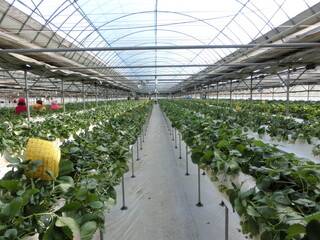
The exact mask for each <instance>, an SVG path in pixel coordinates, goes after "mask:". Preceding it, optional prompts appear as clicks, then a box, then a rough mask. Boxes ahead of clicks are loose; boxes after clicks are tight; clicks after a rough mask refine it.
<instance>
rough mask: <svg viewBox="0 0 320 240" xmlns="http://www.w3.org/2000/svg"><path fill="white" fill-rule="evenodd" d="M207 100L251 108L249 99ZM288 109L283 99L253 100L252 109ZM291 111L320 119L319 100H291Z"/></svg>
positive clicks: (279, 111) (281, 111) (274, 111)
mask: <svg viewBox="0 0 320 240" xmlns="http://www.w3.org/2000/svg"><path fill="white" fill-rule="evenodd" d="M206 101H208V102H209V103H210V104H213V105H219V106H222V107H230V106H231V107H232V108H235V107H236V106H240V107H241V108H242V109H246V110H250V109H251V103H250V101H249V100H239V99H238V100H232V101H230V100H227V99H219V100H217V99H207V100H206ZM286 110H287V102H286V101H283V100H252V111H257V112H263V113H265V114H280V115H286ZM289 113H290V116H292V117H295V118H299V119H304V120H311V121H320V103H319V102H317V101H290V104H289Z"/></svg>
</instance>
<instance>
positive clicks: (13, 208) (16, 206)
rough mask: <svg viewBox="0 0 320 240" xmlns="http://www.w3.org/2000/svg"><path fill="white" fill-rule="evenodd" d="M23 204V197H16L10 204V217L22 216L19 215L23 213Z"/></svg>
mask: <svg viewBox="0 0 320 240" xmlns="http://www.w3.org/2000/svg"><path fill="white" fill-rule="evenodd" d="M22 203H23V199H22V198H21V197H16V198H14V199H13V200H12V201H11V202H10V203H9V209H8V210H9V213H8V216H9V217H14V216H16V215H20V214H18V213H19V212H21V208H22Z"/></svg>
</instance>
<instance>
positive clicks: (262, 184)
mask: <svg viewBox="0 0 320 240" xmlns="http://www.w3.org/2000/svg"><path fill="white" fill-rule="evenodd" d="M271 182H272V181H271V178H270V177H269V176H265V177H263V178H262V179H261V180H260V179H258V180H257V187H258V188H259V189H260V190H261V191H266V190H267V189H268V188H269V186H270V184H271Z"/></svg>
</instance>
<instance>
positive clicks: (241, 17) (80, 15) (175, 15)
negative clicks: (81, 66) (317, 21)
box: [7, 0, 318, 92]
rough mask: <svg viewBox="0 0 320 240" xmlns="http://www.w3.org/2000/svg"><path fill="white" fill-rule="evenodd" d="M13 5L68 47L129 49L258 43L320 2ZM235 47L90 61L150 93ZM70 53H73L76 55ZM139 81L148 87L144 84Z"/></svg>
mask: <svg viewBox="0 0 320 240" xmlns="http://www.w3.org/2000/svg"><path fill="white" fill-rule="evenodd" d="M7 2H8V3H10V4H12V5H13V6H15V7H16V8H18V9H20V10H21V11H23V12H25V13H26V14H27V15H29V16H30V17H31V18H33V19H35V20H36V21H38V22H39V23H41V24H43V25H44V26H46V28H49V29H50V30H52V31H54V32H56V33H57V34H58V35H59V36H60V37H62V38H65V40H67V41H68V42H69V43H70V46H77V47H87V48H89V47H90V48H92V47H120V48H126V47H142V46H150V47H153V46H193V45H226V44H229V45H235V44H247V43H251V42H253V43H254V42H255V40H256V39H258V38H259V37H261V36H263V35H264V34H265V33H267V32H270V31H279V29H277V30H275V28H276V27H278V26H279V25H280V24H283V23H284V22H287V21H288V20H290V19H291V18H292V17H294V16H296V15H297V14H299V13H300V12H302V11H304V10H306V9H308V8H310V7H311V6H313V5H314V4H317V3H318V0H295V1H292V0H270V1H266V0H251V1H250V0H223V1H218V0H215V1H213V0H197V1H177V0H176V1H173V0H154V1H152V0H108V1H105V0H73V1H72V0H70V1H69V0H54V1H53V0H10V1H9V0H7ZM293 2H294V4H293ZM294 24H295V23H292V25H294ZM44 30H45V29H43V31H44ZM19 31H22V30H21V29H20V30H19ZM31 41H33V42H37V43H39V41H40V40H39V37H38V36H35V37H34V38H33V39H31ZM42 41H43V40H42ZM54 41H56V42H58V39H56V40H55V38H54V37H52V38H50V39H48V41H47V42H41V44H42V45H41V46H43V47H51V46H52V45H51V44H52V43H53V42H54ZM236 50H237V49H235V48H230V49H227V48H223V49H218V48H217V49H216V48H213V49H176V50H170V51H169V50H155V49H150V50H121V51H113V52H111V51H101V52H96V51H93V52H90V53H89V54H90V56H94V57H95V58H96V59H97V61H95V62H93V61H92V60H90V61H89V62H88V63H87V65H89V66H94V65H97V64H98V65H99V64H100V65H101V64H104V65H107V66H111V67H112V66H114V67H115V71H116V72H117V73H119V74H121V75H122V77H123V78H122V79H119V78H117V77H116V76H115V78H117V79H118V80H119V81H123V82H124V83H126V84H129V85H131V86H132V89H135V90H137V91H141V92H151V91H154V90H155V89H157V90H158V91H159V92H170V89H172V87H174V86H176V85H177V84H179V83H180V82H182V81H184V80H186V79H188V78H189V77H190V76H191V75H192V74H196V73H198V72H200V71H201V70H203V69H204V68H205V65H207V64H213V63H216V62H218V61H219V60H221V59H222V58H225V57H226V56H230V54H232V53H233V52H234V51H236ZM65 54H66V56H71V55H70V53H65ZM199 65H200V66H199ZM175 66H176V67H175ZM120 67H123V68H120ZM105 73H106V74H107V73H108V72H107V71H105ZM111 78H112V76H111ZM141 82H143V83H145V85H146V86H145V87H144V86H143V89H142V88H141V84H140V83H141ZM138 85H139V88H138V89H137V86H138Z"/></svg>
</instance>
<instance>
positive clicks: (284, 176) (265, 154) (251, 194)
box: [160, 100, 320, 240]
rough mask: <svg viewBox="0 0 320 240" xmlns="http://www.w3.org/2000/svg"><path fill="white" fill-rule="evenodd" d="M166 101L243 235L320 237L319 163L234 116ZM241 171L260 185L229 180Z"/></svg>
mask: <svg viewBox="0 0 320 240" xmlns="http://www.w3.org/2000/svg"><path fill="white" fill-rule="evenodd" d="M160 105H161V107H162V108H163V110H164V112H165V113H166V114H167V116H168V117H169V118H170V120H171V122H172V125H173V127H175V128H177V129H178V130H179V131H180V132H181V134H182V137H183V139H184V141H185V142H186V144H187V145H188V146H189V147H190V148H191V158H192V161H193V163H195V164H199V165H200V167H201V168H203V169H206V170H208V171H210V172H211V174H212V176H213V178H212V180H213V181H218V182H219V184H220V191H222V192H224V193H226V194H227V195H228V196H229V200H230V202H231V204H232V206H233V208H234V210H236V211H237V213H238V214H239V215H240V216H241V226H242V232H243V234H246V235H247V236H249V237H254V236H259V238H260V239H261V240H276V239H285V240H289V239H295V240H301V239H304V240H311V239H318V238H319V236H320V232H319V226H320V222H319V220H320V205H319V201H320V184H319V183H320V165H319V164H315V163H314V162H312V161H301V159H299V158H297V157H296V156H295V155H294V154H287V153H284V152H281V151H280V150H278V149H277V148H276V147H275V146H272V145H268V144H265V143H263V142H262V141H258V140H256V139H254V138H249V137H247V136H246V135H245V134H243V133H242V131H241V128H242V127H241V126H240V125H239V124H237V123H236V122H235V121H234V120H233V119H232V118H229V119H228V118H227V119H223V120H221V119H216V118H214V117H212V116H209V115H201V114H197V113H195V112H194V111H193V110H191V109H190V108H192V106H191V105H190V104H187V106H186V105H184V103H183V102H181V101H172V100H160ZM239 174H245V175H248V176H251V179H252V180H253V181H255V187H252V188H249V189H243V188H242V185H236V184H235V183H233V182H232V183H231V184H232V187H231V188H228V187H227V185H228V183H227V182H226V181H224V180H223V179H230V178H228V176H233V177H237V176H239ZM243 184H244V183H243Z"/></svg>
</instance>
